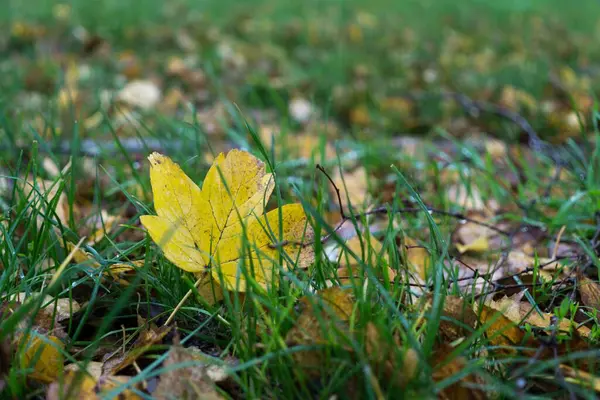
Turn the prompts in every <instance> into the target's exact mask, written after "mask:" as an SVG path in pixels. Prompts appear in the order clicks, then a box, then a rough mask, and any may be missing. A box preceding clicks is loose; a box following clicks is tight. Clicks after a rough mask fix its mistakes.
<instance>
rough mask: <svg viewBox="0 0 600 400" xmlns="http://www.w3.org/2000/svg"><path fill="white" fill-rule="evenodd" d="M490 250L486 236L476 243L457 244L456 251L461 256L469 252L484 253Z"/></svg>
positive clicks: (479, 238)
mask: <svg viewBox="0 0 600 400" xmlns="http://www.w3.org/2000/svg"><path fill="white" fill-rule="evenodd" d="M489 248H490V244H489V242H488V238H487V237H485V236H480V237H478V238H477V239H475V241H473V242H471V243H468V244H461V243H456V250H458V252H459V253H460V254H464V253H467V252H471V253H484V252H486V251H488V250H489Z"/></svg>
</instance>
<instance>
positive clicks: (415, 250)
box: [404, 237, 430, 279]
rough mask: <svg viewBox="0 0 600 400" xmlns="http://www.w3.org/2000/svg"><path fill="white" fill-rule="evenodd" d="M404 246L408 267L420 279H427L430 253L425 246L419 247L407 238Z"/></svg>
mask: <svg viewBox="0 0 600 400" xmlns="http://www.w3.org/2000/svg"><path fill="white" fill-rule="evenodd" d="M404 246H405V248H406V261H407V262H408V267H409V268H410V270H411V271H412V272H414V273H416V274H417V275H418V276H419V278H421V279H426V278H427V274H428V272H429V261H430V257H429V252H428V251H427V249H426V248H425V247H423V246H419V244H418V243H417V242H416V241H415V240H414V239H411V238H408V237H407V238H405V240H404Z"/></svg>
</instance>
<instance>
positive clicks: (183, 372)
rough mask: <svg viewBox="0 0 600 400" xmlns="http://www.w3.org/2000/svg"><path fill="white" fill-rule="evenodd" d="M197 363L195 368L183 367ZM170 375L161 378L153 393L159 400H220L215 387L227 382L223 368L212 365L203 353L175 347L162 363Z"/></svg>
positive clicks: (166, 374)
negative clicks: (183, 365) (198, 399)
mask: <svg viewBox="0 0 600 400" xmlns="http://www.w3.org/2000/svg"><path fill="white" fill-rule="evenodd" d="M190 362H194V363H195V365H193V366H186V367H181V366H179V365H181V364H183V363H190ZM163 368H165V369H167V372H165V373H163V374H162V375H161V376H160V382H159V384H158V386H157V387H156V391H155V392H154V393H153V396H154V398H156V399H157V400H163V399H164V400H168V399H197V398H202V399H206V400H220V399H223V398H224V397H223V396H221V395H220V394H219V392H218V391H217V389H216V386H215V383H216V382H221V381H223V380H225V379H226V378H227V376H228V375H227V372H226V370H225V368H224V367H222V366H218V365H214V364H212V365H211V364H210V362H209V357H206V356H204V355H203V354H202V353H200V352H195V351H192V350H191V349H186V348H184V347H182V346H180V345H174V346H172V347H171V350H169V355H168V356H167V359H166V360H165V362H164V363H163Z"/></svg>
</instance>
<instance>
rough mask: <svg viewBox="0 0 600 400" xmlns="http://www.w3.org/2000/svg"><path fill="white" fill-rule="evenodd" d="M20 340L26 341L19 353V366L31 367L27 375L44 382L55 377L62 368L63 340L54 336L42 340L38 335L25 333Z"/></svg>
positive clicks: (48, 381)
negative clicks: (21, 351)
mask: <svg viewBox="0 0 600 400" xmlns="http://www.w3.org/2000/svg"><path fill="white" fill-rule="evenodd" d="M22 340H25V341H26V342H25V343H26V344H25V346H26V347H25V349H24V350H23V353H22V354H21V367H22V368H31V369H32V370H31V372H30V373H29V377H30V378H31V379H34V380H37V381H39V382H44V383H50V382H52V381H53V380H54V379H56V378H57V377H58V375H59V374H60V371H61V370H62V368H63V362H64V361H63V355H62V353H61V350H62V349H63V348H64V344H63V342H62V341H61V340H60V339H59V338H57V337H56V336H48V337H47V339H46V340H44V339H42V338H41V337H40V336H32V335H26V336H25V337H24V338H23V339H22ZM48 342H49V343H48Z"/></svg>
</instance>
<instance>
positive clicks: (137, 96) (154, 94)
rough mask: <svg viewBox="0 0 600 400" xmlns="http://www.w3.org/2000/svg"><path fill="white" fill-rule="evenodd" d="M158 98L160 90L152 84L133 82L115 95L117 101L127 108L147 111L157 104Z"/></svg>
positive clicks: (142, 81)
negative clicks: (131, 107)
mask: <svg viewBox="0 0 600 400" xmlns="http://www.w3.org/2000/svg"><path fill="white" fill-rule="evenodd" d="M160 97H161V92H160V89H159V88H158V86H157V85H156V84H155V83H154V82H151V81H145V80H135V81H131V82H129V83H128V84H127V85H126V86H125V87H124V88H123V89H121V91H120V92H119V94H118V95H117V100H119V101H121V102H122V103H124V104H126V105H128V106H133V107H139V108H141V109H143V110H149V109H151V108H154V107H155V106H156V105H157V104H158V102H159V101H160Z"/></svg>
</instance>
